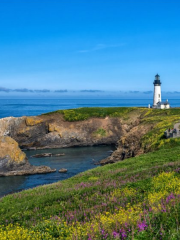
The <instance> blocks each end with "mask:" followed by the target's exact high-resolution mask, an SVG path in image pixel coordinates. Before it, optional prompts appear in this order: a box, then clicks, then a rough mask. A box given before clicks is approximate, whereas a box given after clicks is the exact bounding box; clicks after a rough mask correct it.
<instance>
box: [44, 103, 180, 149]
mask: <svg viewBox="0 0 180 240" xmlns="http://www.w3.org/2000/svg"><path fill="white" fill-rule="evenodd" d="M51 114H61V115H63V117H64V119H65V120H66V121H70V122H72V121H81V120H87V119H89V118H91V117H103V118H105V117H107V116H109V117H119V118H121V119H122V121H123V122H124V123H125V122H126V121H128V120H129V122H130V119H131V118H132V117H133V115H136V117H137V118H138V119H140V124H142V125H144V126H145V125H148V124H149V125H151V126H152V129H151V131H149V132H148V133H147V134H146V135H144V137H143V138H142V139H141V145H142V148H143V149H144V150H145V152H149V151H152V150H156V149H160V148H164V147H165V148H168V147H169V148H171V147H173V146H180V139H171V140H170V139H168V140H167V139H165V138H164V131H165V130H167V129H168V128H172V127H173V126H174V123H176V122H180V109H179V108H172V109H167V110H159V109H148V108H137V107H134V108H133V107H112V108H110V107H109V108H102V107H94V108H88V107H85V108H77V109H70V110H58V111H55V112H50V113H47V114H45V115H51ZM128 124H129V123H128Z"/></svg>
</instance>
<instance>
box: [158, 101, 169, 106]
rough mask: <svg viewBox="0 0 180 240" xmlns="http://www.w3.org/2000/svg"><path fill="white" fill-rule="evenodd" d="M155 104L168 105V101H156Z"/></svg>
mask: <svg viewBox="0 0 180 240" xmlns="http://www.w3.org/2000/svg"><path fill="white" fill-rule="evenodd" d="M157 104H158V105H170V104H169V102H167V101H166V102H158V103H157Z"/></svg>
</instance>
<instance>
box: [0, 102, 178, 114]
mask: <svg viewBox="0 0 180 240" xmlns="http://www.w3.org/2000/svg"><path fill="white" fill-rule="evenodd" d="M169 102H170V104H171V107H180V99H169ZM149 104H152V99H0V118H4V117H10V116H13V117H21V116H36V115H40V114H42V113H46V112H51V111H55V110H58V109H72V108H80V107H148V105H149Z"/></svg>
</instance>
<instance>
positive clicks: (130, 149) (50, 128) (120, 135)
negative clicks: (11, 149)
mask: <svg viewBox="0 0 180 240" xmlns="http://www.w3.org/2000/svg"><path fill="white" fill-rule="evenodd" d="M141 114H142V111H140V110H136V111H132V112H131V113H130V114H129V115H128V117H126V118H120V117H106V118H95V117H93V118H89V119H87V120H83V121H75V122H68V121H65V120H64V118H63V115H62V114H59V113H50V114H47V115H41V116H37V117H20V118H13V117H10V118H4V119H0V135H3V136H7V135H8V136H10V137H11V138H13V139H15V140H16V141H17V142H18V144H19V146H20V148H21V149H46V148H64V147H74V146H93V145H101V144H106V145H108V144H117V146H118V147H117V150H116V151H115V152H113V153H112V155H111V156H110V157H109V158H107V159H104V160H102V161H101V164H102V165H103V164H107V163H114V162H116V161H120V160H123V159H125V158H128V157H133V156H136V155H139V154H141V153H143V152H142V151H143V150H142V148H141V141H140V139H141V137H142V136H143V135H144V134H146V133H147V132H148V131H149V130H150V128H151V125H149V124H147V125H145V124H141Z"/></svg>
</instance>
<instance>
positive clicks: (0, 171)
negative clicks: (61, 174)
mask: <svg viewBox="0 0 180 240" xmlns="http://www.w3.org/2000/svg"><path fill="white" fill-rule="evenodd" d="M53 171H55V170H54V169H51V168H49V167H46V166H39V167H37V166H32V165H30V164H29V162H28V159H27V157H26V154H25V153H24V152H22V151H21V149H20V148H19V146H18V143H17V142H16V141H15V140H13V139H12V138H11V137H8V136H1V137H0V176H11V175H27V174H37V173H47V172H53Z"/></svg>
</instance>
